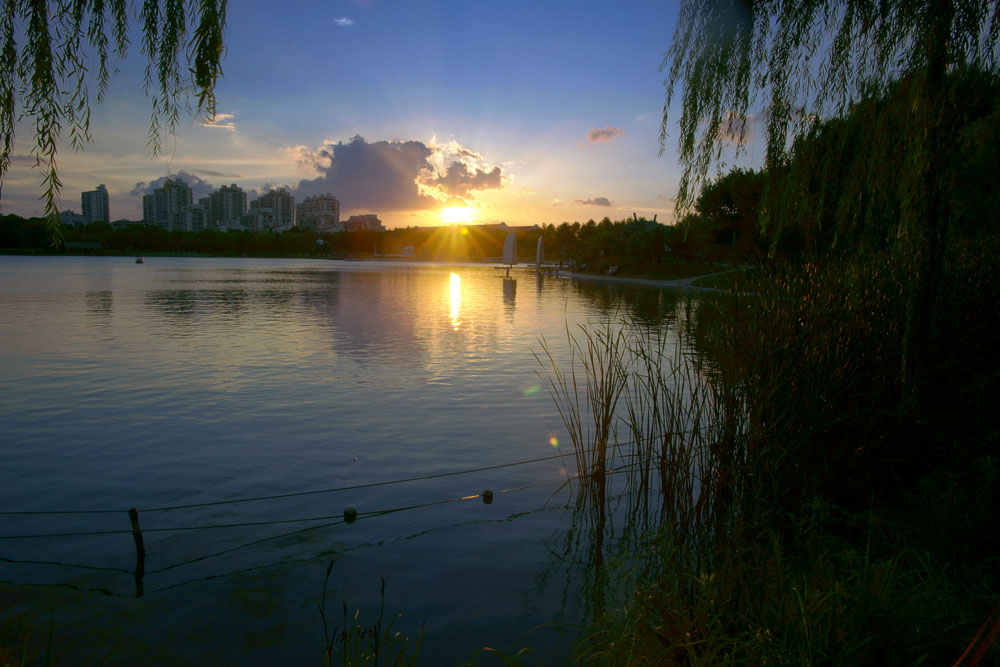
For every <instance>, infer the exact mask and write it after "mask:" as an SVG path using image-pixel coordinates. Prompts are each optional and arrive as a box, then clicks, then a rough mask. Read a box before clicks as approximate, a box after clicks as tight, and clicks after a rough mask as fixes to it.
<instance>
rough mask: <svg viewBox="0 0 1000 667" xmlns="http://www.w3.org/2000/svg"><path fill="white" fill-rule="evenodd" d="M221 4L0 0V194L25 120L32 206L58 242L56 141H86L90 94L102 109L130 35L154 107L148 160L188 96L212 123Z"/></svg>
mask: <svg viewBox="0 0 1000 667" xmlns="http://www.w3.org/2000/svg"><path fill="white" fill-rule="evenodd" d="M226 1H227V0H142V4H141V5H139V3H138V2H137V1H133V0H0V2H2V3H3V15H2V18H0V34H2V39H3V42H2V46H0V131H2V133H3V147H2V152H0V187H2V185H3V179H4V177H5V175H6V174H7V170H8V168H9V167H10V163H11V158H12V157H13V156H14V131H15V126H16V124H18V123H19V122H22V121H24V122H26V123H27V124H28V126H29V127H32V128H33V132H32V134H33V136H32V148H31V153H32V156H33V157H34V160H35V168H36V169H38V170H39V171H40V172H41V179H42V180H41V185H42V196H41V197H40V198H41V199H42V200H44V202H45V213H46V215H47V216H48V218H49V224H50V228H51V230H52V232H53V234H54V235H57V233H58V231H57V230H58V227H57V221H56V217H55V216H56V213H57V212H58V211H57V206H56V200H57V198H58V195H59V189H60V181H59V170H58V166H57V162H56V158H57V154H58V151H59V147H60V143H61V141H62V140H63V137H64V132H68V136H69V143H70V146H71V147H72V148H73V149H75V150H80V149H82V148H83V146H84V145H85V144H87V143H89V142H90V141H91V134H90V113H91V112H90V103H91V89H92V87H93V88H94V89H96V98H95V99H96V101H97V102H98V103H100V102H101V101H102V100H103V97H104V93H105V91H106V90H107V87H108V84H109V82H110V80H111V78H112V76H113V75H114V73H115V72H116V71H117V70H116V66H115V64H116V62H117V61H118V60H121V59H124V58H125V57H126V55H127V52H128V47H129V43H130V33H131V32H132V30H133V28H134V29H137V30H138V33H139V40H140V43H141V50H142V53H143V54H144V55H145V56H146V72H145V81H144V86H143V88H144V91H145V92H146V94H147V95H148V96H149V98H150V101H151V105H152V114H151V116H150V126H149V144H150V146H151V148H152V151H153V152H154V154H155V153H156V152H158V151H159V149H160V136H161V130H162V128H163V127H164V126H166V127H167V129H168V130H169V131H170V132H173V131H175V130H176V128H177V124H178V122H179V121H180V114H181V110H182V109H185V110H186V109H187V108H188V106H189V102H190V100H191V99H192V96H193V97H194V98H195V99H196V100H197V111H198V113H200V114H203V115H205V116H209V117H211V116H214V115H215V95H214V90H215V84H216V81H217V80H218V78H219V76H220V75H221V73H222V67H221V62H222V57H223V29H224V27H225V22H226ZM0 193H2V190H0Z"/></svg>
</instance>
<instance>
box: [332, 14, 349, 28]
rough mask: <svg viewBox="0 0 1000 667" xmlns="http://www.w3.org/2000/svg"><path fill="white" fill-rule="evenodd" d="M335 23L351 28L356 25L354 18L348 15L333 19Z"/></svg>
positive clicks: (340, 26)
mask: <svg viewBox="0 0 1000 667" xmlns="http://www.w3.org/2000/svg"><path fill="white" fill-rule="evenodd" d="M333 24H334V25H335V26H337V27H338V28H350V27H351V26H352V25H354V19H352V18H348V17H346V16H341V17H338V18H335V19H333Z"/></svg>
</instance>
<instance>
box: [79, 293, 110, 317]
mask: <svg viewBox="0 0 1000 667" xmlns="http://www.w3.org/2000/svg"><path fill="white" fill-rule="evenodd" d="M85 299H86V302H87V312H88V313H89V314H91V315H94V316H95V319H96V320H98V321H99V322H100V323H101V324H109V323H110V320H111V316H112V315H114V310H115V299H114V292H112V291H111V290H90V291H88V292H86V294H85Z"/></svg>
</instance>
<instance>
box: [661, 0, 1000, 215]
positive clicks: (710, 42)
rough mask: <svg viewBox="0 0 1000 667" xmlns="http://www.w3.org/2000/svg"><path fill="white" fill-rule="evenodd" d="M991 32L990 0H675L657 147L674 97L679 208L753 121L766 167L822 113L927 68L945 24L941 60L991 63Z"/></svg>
mask: <svg viewBox="0 0 1000 667" xmlns="http://www.w3.org/2000/svg"><path fill="white" fill-rule="evenodd" d="M941 24H944V25H943V29H942V26H941ZM998 31H1000V7H998V3H997V2H996V0H991V1H983V0H917V1H913V0H783V1H779V0H683V1H682V3H681V7H680V13H679V17H678V21H677V26H676V29H675V31H674V39H673V43H672V44H671V46H670V48H669V50H668V51H667V53H666V55H665V57H664V59H663V62H662V64H661V66H660V71H661V72H666V74H667V78H666V81H665V82H664V85H665V87H666V103H665V104H664V107H663V123H662V125H661V127H660V150H661V153H662V151H663V148H664V147H665V145H666V141H667V129H668V124H667V120H668V114H669V113H670V106H671V104H672V103H673V102H674V100H675V98H676V97H677V96H679V97H680V101H681V117H680V121H679V134H678V152H679V156H680V162H681V164H682V166H683V168H684V171H683V174H682V177H681V182H680V190H679V193H678V198H677V205H678V210H679V211H681V212H684V211H687V210H690V207H691V205H692V204H693V203H694V201H695V199H696V197H697V194H698V191H699V190H700V189H701V186H702V185H703V184H704V183H705V181H706V178H707V177H708V171H709V168H710V166H711V165H712V164H718V163H719V162H720V161H721V158H722V154H723V151H724V149H726V147H727V146H733V145H735V157H738V156H739V155H741V154H743V153H744V152H745V146H746V143H747V140H748V138H749V137H750V136H751V135H750V133H751V132H752V131H753V129H752V126H754V125H757V126H759V127H760V128H762V131H763V135H764V139H765V141H766V145H767V156H766V162H767V166H768V168H773V167H775V166H778V165H780V164H781V162H782V160H783V159H784V156H785V151H786V148H787V146H788V142H789V139H790V138H793V137H798V136H802V135H803V134H805V133H806V132H808V131H809V129H810V128H811V127H812V126H813V125H814V123H815V121H816V120H818V119H819V118H822V117H823V116H825V115H827V114H833V115H840V114H842V113H843V112H844V111H845V110H846V109H847V107H848V105H849V104H850V103H851V102H852V101H854V100H856V99H858V98H859V97H861V96H863V95H865V94H871V93H875V92H877V91H880V90H884V88H885V86H886V85H888V84H889V83H890V82H891V81H893V80H895V79H899V78H901V77H903V76H905V75H907V74H911V73H921V74H925V73H926V72H927V71H928V69H929V68H930V67H931V66H932V65H933V63H932V62H931V61H932V60H933V59H934V58H935V57H936V54H935V44H937V43H938V42H939V41H940V36H941V35H942V34H945V35H947V37H946V38H945V40H944V42H945V49H946V53H945V54H944V58H945V62H944V65H945V67H947V68H953V67H958V66H972V67H976V68H979V69H982V70H985V71H988V72H993V73H996V71H997V69H996V67H997V43H998V39H997V37H998Z"/></svg>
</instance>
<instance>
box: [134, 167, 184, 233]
mask: <svg viewBox="0 0 1000 667" xmlns="http://www.w3.org/2000/svg"><path fill="white" fill-rule="evenodd" d="M191 203H192V195H191V188H190V187H189V186H188V184H187V183H185V182H184V181H182V180H181V179H179V178H177V179H173V180H171V179H169V178H168V179H167V180H166V181H164V183H163V187H161V188H157V189H156V190H153V192H152V194H148V195H143V196H142V221H143V222H144V223H145V224H147V225H158V226H160V227H163V228H164V229H166V230H167V231H168V232H170V231H174V230H180V229H184V226H185V220H184V209H185V208H187V207H189V206H191Z"/></svg>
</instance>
